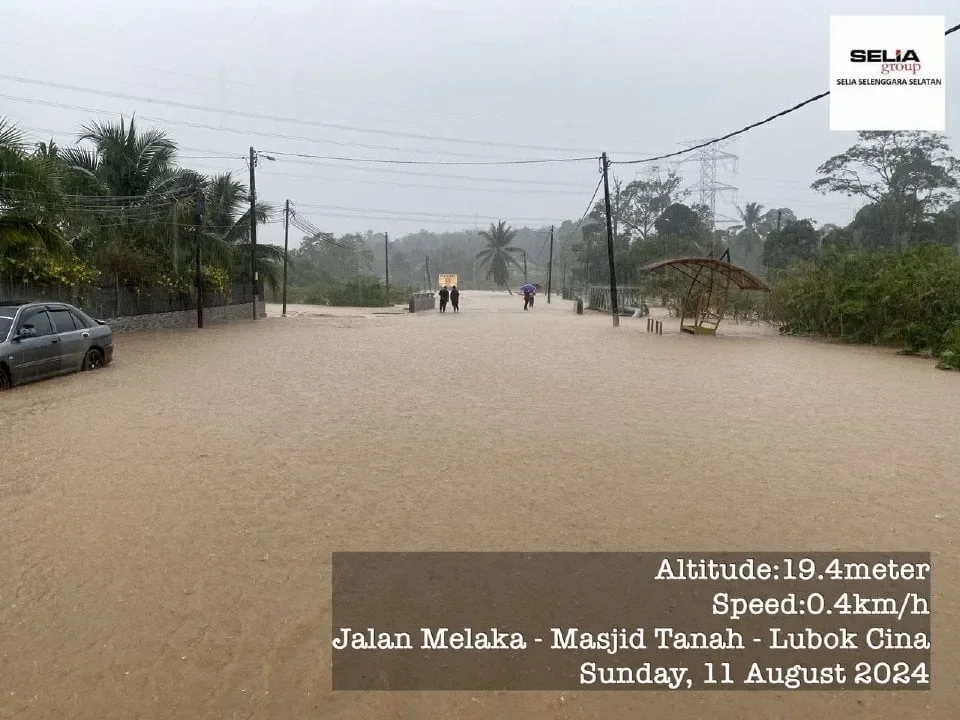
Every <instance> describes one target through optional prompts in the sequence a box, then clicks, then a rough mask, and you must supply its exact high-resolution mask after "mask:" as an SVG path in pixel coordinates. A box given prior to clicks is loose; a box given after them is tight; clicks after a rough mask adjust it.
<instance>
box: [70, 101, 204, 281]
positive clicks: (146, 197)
mask: <svg viewBox="0 0 960 720" xmlns="http://www.w3.org/2000/svg"><path fill="white" fill-rule="evenodd" d="M78 141H79V142H80V143H85V142H86V143H89V144H90V145H91V146H92V147H84V146H78V147H73V148H67V149H65V150H63V151H61V152H60V157H61V158H62V162H63V164H64V166H65V168H66V175H65V179H66V181H67V192H68V194H72V195H75V196H76V197H77V200H76V202H75V204H74V206H73V212H72V213H68V214H67V224H68V226H69V228H70V235H71V237H72V239H73V243H74V247H75V249H76V250H77V252H78V254H80V255H81V256H82V257H85V258H88V259H90V260H93V261H95V263H96V264H97V265H98V266H99V267H100V268H101V269H102V270H105V271H107V272H110V273H113V274H115V275H116V276H117V278H118V280H119V279H120V278H121V277H122V278H123V279H124V280H140V281H143V280H151V279H154V278H155V277H156V276H157V275H158V274H164V273H165V272H166V271H167V270H168V269H169V268H171V267H172V265H173V264H174V263H173V261H172V258H171V255H173V256H174V257H175V256H177V255H178V251H177V248H179V246H180V239H179V234H180V230H179V225H178V224H177V223H176V222H174V223H170V220H174V219H177V218H178V217H179V216H180V215H181V214H182V213H184V212H185V210H186V209H185V208H184V207H183V206H182V204H181V203H180V201H181V200H182V198H183V195H184V194H185V193H190V192H192V189H191V188H190V187H189V186H187V187H184V182H183V180H184V178H183V177H181V176H180V173H178V172H177V171H176V169H175V167H174V158H175V155H176V145H175V143H174V142H173V141H172V140H171V139H170V138H169V137H168V136H167V135H166V133H164V132H163V131H161V130H146V131H140V130H139V127H138V125H137V122H136V118H133V119H131V120H130V122H129V124H128V123H127V122H126V121H125V120H124V119H123V118H121V119H120V121H119V122H93V123H89V124H87V125H84V126H83V127H82V132H81V134H80V136H79V140H78ZM171 228H173V229H172V230H171Z"/></svg>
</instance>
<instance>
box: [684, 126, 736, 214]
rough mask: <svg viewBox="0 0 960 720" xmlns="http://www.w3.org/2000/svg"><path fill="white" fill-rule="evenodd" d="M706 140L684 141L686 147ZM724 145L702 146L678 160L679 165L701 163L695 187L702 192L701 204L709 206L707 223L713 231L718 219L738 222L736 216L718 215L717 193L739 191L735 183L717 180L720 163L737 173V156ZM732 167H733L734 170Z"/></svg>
mask: <svg viewBox="0 0 960 720" xmlns="http://www.w3.org/2000/svg"><path fill="white" fill-rule="evenodd" d="M705 142H708V141H707V140H692V141H690V142H686V143H683V145H685V146H686V147H695V146H697V145H700V144H702V143H705ZM722 145H723V143H714V144H713V145H708V146H707V147H704V148H700V149H699V150H697V151H696V152H695V153H691V154H690V155H689V156H687V158H686V159H685V160H679V161H678V162H677V164H678V165H680V164H683V163H691V162H697V163H700V182H699V183H697V185H696V186H695V188H694V189H695V190H697V191H698V192H699V193H700V204H701V205H703V206H704V207H705V208H707V212H708V214H709V217H708V220H707V223H708V225H709V226H710V230H711V231H713V230H714V229H715V226H716V223H717V221H718V220H719V221H721V222H724V223H735V222H737V221H736V220H735V219H734V218H730V217H727V216H725V215H721V216H718V215H717V193H718V192H719V193H725V192H727V193H729V192H732V193H736V191H737V188H736V187H734V186H733V185H728V184H726V183H722V182H717V166H718V165H722V166H723V168H724V170H727V171H728V172H734V173H735V172H736V171H737V160H738V158H737V156H736V155H734V154H732V153H728V152H724V151H723V150H721V149H720V148H721V146H722ZM730 168H732V170H731V169H730Z"/></svg>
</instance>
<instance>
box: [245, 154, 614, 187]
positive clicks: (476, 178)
mask: <svg viewBox="0 0 960 720" xmlns="http://www.w3.org/2000/svg"><path fill="white" fill-rule="evenodd" d="M592 159H596V158H592ZM278 162H289V163H294V164H302V165H311V166H320V167H332V168H340V169H350V170H360V171H364V172H377V173H386V174H391V175H403V176H405V177H406V176H420V177H428V178H446V179H448V180H473V181H477V182H492V183H501V184H503V183H507V184H517V185H537V186H539V187H567V188H580V187H582V185H578V184H576V183H558V182H544V181H541V180H529V179H515V178H498V177H490V176H486V175H451V174H449V173H436V172H418V171H416V170H399V169H392V168H373V167H368V166H366V165H350V164H344V163H335V162H326V161H323V160H296V159H292V160H291V159H288V160H278ZM264 172H266V173H268V174H269V173H270V172H272V171H271V170H270V169H269V168H266V169H265V170H264Z"/></svg>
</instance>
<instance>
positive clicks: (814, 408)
mask: <svg viewBox="0 0 960 720" xmlns="http://www.w3.org/2000/svg"><path fill="white" fill-rule="evenodd" d="M461 307H462V312H461V313H460V314H457V315H454V314H453V313H449V312H448V313H447V314H445V315H441V314H439V313H437V312H428V313H423V314H416V315H409V314H402V313H401V314H396V315H374V314H372V312H371V311H364V310H351V309H336V310H333V309H326V308H304V307H302V306H299V307H295V306H291V308H289V310H290V313H289V316H288V317H287V318H280V317H276V316H275V315H276V313H277V309H276V308H271V309H270V310H271V314H273V315H274V316H273V317H270V318H268V319H266V320H261V321H258V322H257V323H255V324H254V323H252V322H243V323H238V324H235V325H230V326H219V327H212V328H208V329H206V330H203V331H197V330H184V331H172V332H156V333H139V334H131V335H118V336H117V337H116V353H115V358H116V359H115V363H114V365H113V366H112V367H110V368H107V369H105V370H103V371H99V372H96V373H86V374H82V375H75V376H71V377H65V378H59V379H56V380H52V381H47V382H43V383H39V384H36V385H33V386H26V387H23V388H18V389H16V390H14V391H12V392H10V393H6V394H4V395H2V396H0V417H2V420H3V422H2V431H0V438H2V439H0V448H2V458H3V459H2V464H0V545H2V548H3V552H2V553H0V718H18V719H19V718H24V719H27V718H38V719H39V718H53V717H71V718H90V719H91V720H92V719H94V718H96V719H98V720H102V719H107V718H118V719H119V718H123V719H125V720H126V719H128V718H134V717H138V718H184V719H185V720H186V719H188V718H189V719H190V720H196V719H198V718H210V719H213V718H217V719H225V720H232V719H233V718H336V719H338V720H347V719H348V718H349V719H351V720H352V719H357V720H359V719H361V718H362V719H371V718H398V719H399V718H402V719H404V720H406V719H410V720H433V719H436V720H440V719H441V718H442V719H443V720H447V719H449V718H477V719H479V718H503V719H508V720H510V719H517V720H520V719H523V720H528V719H531V718H558V719H559V718H564V719H575V718H577V719H579V718H603V719H605V720H616V719H619V718H623V719H627V718H631V719H633V718H638V717H650V718H667V717H669V718H676V719H678V720H685V719H693V718H704V719H706V718H710V719H711V720H723V719H731V720H732V719H736V720H743V719H744V718H779V719H781V720H787V719H790V720H793V719H796V720H800V719H801V718H802V719H804V720H806V719H808V718H811V717H822V718H871V719H875V718H882V719H886V718H889V719H890V720H894V719H895V720H910V719H914V718H916V719H919V718H927V719H931V718H932V719H934V720H940V719H943V720H947V719H948V718H949V719H952V718H957V717H960V696H958V694H957V693H956V692H955V689H954V687H953V685H954V683H953V679H955V678H956V677H957V675H958V672H960V661H958V660H957V657H956V652H955V651H956V650H957V649H958V648H960V622H958V620H960V613H958V611H960V595H958V591H960V580H958V574H960V556H958V547H957V540H958V530H957V528H958V507H960V490H958V477H960V472H958V468H960V461H958V458H960V374H956V373H947V372H942V371H938V370H936V369H934V366H933V363H931V362H930V361H927V360H920V359H915V358H905V357H898V356H896V355H894V354H893V353H891V352H889V351H886V350H878V349H874V348H857V347H843V346H836V345H828V344H823V343H818V342H814V341H809V340H803V339H793V338H780V337H778V336H777V335H776V333H775V332H774V331H772V330H770V329H762V328H758V327H740V326H731V325H721V332H722V333H724V334H723V335H722V336H719V337H716V338H693V337H689V336H681V335H679V334H678V333H677V327H676V321H675V320H669V319H668V320H666V321H665V330H664V335H663V336H655V335H652V334H649V333H647V332H646V321H645V320H643V319H631V318H624V319H623V320H622V322H621V326H620V328H618V329H615V328H613V327H612V323H611V320H610V317H609V316H602V315H591V314H587V315H583V316H578V315H576V314H575V313H574V312H573V311H572V303H570V302H564V301H561V300H559V299H557V298H554V299H553V302H552V303H551V304H549V305H548V304H547V303H546V302H545V298H544V297H539V298H538V302H537V305H536V307H535V308H534V310H533V311H531V312H523V311H522V300H521V299H519V298H518V297H516V296H512V297H508V296H506V295H502V294H493V293H471V292H465V293H464V294H463V295H462V298H461ZM334 550H370V551H373V550H422V551H427V550H526V551H538V550H544V551H545V550H554V551H556V550H571V551H572V550H581V551H586V550H622V551H645V550H677V551H683V550H689V551H703V550H714V551H723V550H727V551H753V550H792V551H808V550H833V551H854V550H886V551H897V550H919V551H927V550H929V551H931V552H932V553H933V563H934V584H933V588H934V598H933V607H934V622H933V626H934V632H933V637H934V648H935V650H934V657H933V687H934V689H933V690H932V691H931V692H926V693H917V692H914V693H852V692H850V693H833V694H830V693H817V692H804V693H798V694H792V695H789V696H788V695H787V694H785V693H761V694H758V693H695V694H685V693H677V694H666V693H650V692H640V693H622V692H621V693H592V692H571V693H529V694H509V693H502V694H501V693H442V694H441V693H370V694H356V693H337V694H334V693H333V692H332V691H331V688H330V650H329V645H330V631H331V628H330V623H331V614H330V592H331V587H330V553H331V552H332V551H334Z"/></svg>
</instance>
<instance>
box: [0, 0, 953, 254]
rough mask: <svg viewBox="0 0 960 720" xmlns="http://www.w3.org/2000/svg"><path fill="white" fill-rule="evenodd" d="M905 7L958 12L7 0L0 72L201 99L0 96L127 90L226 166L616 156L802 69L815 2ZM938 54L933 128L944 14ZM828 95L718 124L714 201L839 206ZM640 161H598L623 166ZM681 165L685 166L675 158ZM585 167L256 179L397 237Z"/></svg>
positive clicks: (776, 102) (56, 120) (949, 7)
mask: <svg viewBox="0 0 960 720" xmlns="http://www.w3.org/2000/svg"><path fill="white" fill-rule="evenodd" d="M904 13H908V14H943V15H946V17H947V23H948V25H950V24H955V23H956V22H960V19H958V18H960V2H957V0H913V1H912V2H910V3H909V4H908V5H906V6H905V5H904V3H902V2H894V1H893V0H727V2H724V3H716V2H711V1H709V0H622V1H620V2H617V1H615V0H589V1H587V0H584V1H581V2H573V1H570V0H549V1H548V0H484V1H483V2H479V0H446V2H444V1H443V0H384V1H382V2H373V1H370V0H351V1H344V0H337V1H336V2H333V1H331V0H312V1H311V0H272V1H271V2H264V1H257V2H255V1H253V0H229V2H228V1H227V0H190V1H187V0H168V1H167V2H165V3H161V4H157V3H155V2H150V3H147V2H138V1H137V0H128V1H127V2H119V1H118V0H86V2H84V3H82V5H78V4H77V3H75V2H72V1H68V0H28V1H24V2H7V3H4V7H3V10H2V22H0V59H2V62H0V68H2V69H0V74H3V75H6V76H17V77H19V78H25V79H28V80H30V81H41V82H43V83H58V84H61V85H69V86H74V87H80V88H88V89H93V90H97V91H99V92H101V93H121V94H127V95H136V96H142V97H149V98H153V99H156V100H162V101H173V102H178V103H186V104H191V105H200V106H204V107H205V108H209V109H208V110H204V111H199V110H188V109H184V108H179V107H171V106H169V105H163V104H158V103H152V102H145V101H143V100H137V101H134V100H130V99H122V98H117V97H111V96H106V95H103V94H94V93H89V92H80V91H75V90H66V89H62V88H55V87H50V86H48V85H43V84H38V83H35V82H23V81H16V80H10V79H0V115H3V116H7V117H8V118H9V119H11V120H13V121H14V122H16V123H17V124H19V125H20V126H21V127H22V128H24V129H26V130H28V131H30V132H31V136H33V137H36V139H41V138H43V137H49V136H51V135H52V136H53V137H55V138H56V139H57V140H58V142H61V143H67V142H72V141H73V139H74V137H75V133H76V130H77V128H78V126H79V125H80V123H81V122H84V121H86V120H89V119H90V118H91V116H93V115H95V114H97V113H91V112H89V110H90V109H93V110H97V111H108V112H111V113H121V112H122V113H124V114H127V115H129V114H130V113H133V112H136V113H137V114H138V115H141V116H143V117H145V118H150V121H149V123H148V124H150V125H156V126H161V127H163V128H164V129H166V130H168V131H169V133H170V134H171V135H172V136H173V137H174V139H175V140H176V141H177V142H178V143H179V145H180V146H181V147H182V148H183V150H182V151H181V155H182V157H183V158H184V159H183V161H182V163H183V164H184V165H186V166H189V167H194V168H196V169H199V170H202V171H206V172H210V173H213V172H217V171H224V170H232V171H235V172H236V173H237V174H238V176H240V177H242V178H244V180H245V179H246V175H247V170H246V164H245V162H244V159H243V157H244V156H245V155H246V153H247V151H248V148H249V146H250V145H254V146H255V147H257V148H258V149H259V150H261V151H263V152H270V151H276V152H287V153H302V154H311V155H336V156H348V157H360V158H394V159H406V160H410V159H416V160H465V159H504V158H529V157H545V156H579V155H598V154H599V153H600V152H602V151H604V150H605V151H607V152H608V153H609V154H610V157H611V159H612V160H613V161H616V160H618V159H632V158H637V157H642V156H643V155H646V154H653V153H664V152H671V151H673V150H677V149H680V148H681V147H682V145H681V143H683V142H684V141H690V140H696V139H701V138H708V137H715V136H717V135H720V134H724V133H726V132H729V131H731V130H735V129H737V128H739V127H741V126H743V125H746V124H748V123H750V122H753V121H755V120H758V119H761V118H762V117H765V116H767V115H770V114H772V113H774V112H777V111H779V110H781V109H784V108H786V107H788V106H791V105H793V104H795V103H796V102H798V101H800V100H803V99H805V98H807V97H809V96H811V95H814V94H817V93H819V92H822V91H823V90H825V89H826V88H827V82H828V57H827V51H828V44H829V36H828V32H829V16H830V15H831V14H904ZM947 75H948V91H947V122H948V132H949V131H951V130H953V131H954V132H955V130H956V127H957V125H956V123H957V118H958V117H960V94H958V93H956V92H952V87H953V86H952V84H950V80H949V78H951V77H960V35H952V36H950V38H948V40H947ZM828 107H829V106H828V100H823V101H821V102H819V103H818V104H816V105H813V106H810V107H807V108H805V109H803V110H801V111H799V112H797V113H794V114H793V115H791V116H788V117H786V118H784V119H782V120H779V121H776V122H774V123H773V124H771V125H768V126H765V127H763V128H759V129H757V130H754V131H752V132H750V133H749V134H747V135H745V136H743V137H741V138H740V139H739V140H738V141H737V142H735V143H733V144H731V145H729V146H726V147H725V148H724V150H725V151H727V152H730V153H733V154H735V155H737V156H738V157H739V160H738V162H737V167H736V170H737V172H732V171H733V170H734V168H733V167H732V166H731V167H728V168H726V169H724V168H721V169H720V171H719V172H718V180H720V181H721V182H724V183H727V184H730V185H733V186H736V187H737V188H738V191H737V193H736V195H735V196H734V195H733V194H732V193H724V194H721V195H720V196H718V213H722V214H726V215H732V214H734V210H733V205H732V203H733V202H734V201H736V202H739V203H741V204H742V203H744V202H747V201H756V202H760V203H762V204H763V205H765V206H767V207H783V206H787V207H791V208H793V209H794V211H795V212H796V213H797V214H798V215H799V216H801V217H810V218H812V219H814V220H816V221H817V222H820V223H823V222H835V223H846V222H848V221H849V220H850V219H851V218H852V215H853V213H854V212H855V210H856V208H857V207H858V205H857V204H856V203H855V202H853V201H851V200H848V199H846V198H843V197H827V198H824V197H822V196H820V195H819V194H817V193H814V192H812V191H811V190H809V185H810V183H811V182H812V181H813V180H814V178H815V175H814V173H815V170H816V168H817V166H818V165H819V164H820V163H821V162H822V161H823V160H825V159H827V158H828V157H829V156H831V155H833V154H836V153H837V152H841V151H843V150H844V149H845V148H847V147H848V146H849V145H850V144H851V143H852V142H853V140H854V137H855V136H854V134H853V133H835V132H831V131H830V130H829V122H828ZM224 111H242V112H248V113H256V114H260V115H270V116H281V117H284V118H295V119H298V120H301V121H304V122H300V123H294V122H279V121H273V120H260V119H251V118H247V117H241V116H237V115H235V114H232V112H224ZM101 117H106V116H105V115H101ZM144 122H147V121H144ZM311 123H312V124H311ZM317 123H321V124H325V125H327V126H329V125H341V126H349V127H351V128H364V129H366V130H368V131H371V132H359V131H354V130H348V129H343V128H331V127H324V126H321V125H318V124H317ZM198 126H206V127H198ZM410 135H417V136H423V137H421V138H415V137H410ZM278 136H284V137H278ZM424 137H425V138H433V139H424ZM437 137H444V138H451V139H458V140H469V141H473V142H452V141H448V140H437V139H436V138H437ZM297 138H300V139H297ZM516 146H537V148H539V149H535V148H533V147H530V148H526V149H525V148H522V147H516ZM955 147H956V145H955ZM547 148H549V149H547ZM643 167H644V166H642V165H639V166H621V167H619V168H615V171H616V172H617V173H618V174H619V175H620V176H621V177H622V178H623V179H625V180H629V179H632V178H633V177H634V176H635V174H636V173H637V172H638V171H641V170H642V168H643ZM662 167H663V169H667V167H668V166H667V164H666V163H663V164H662ZM680 167H681V169H682V171H683V173H684V175H685V177H686V178H688V181H689V182H688V184H689V185H691V186H692V185H693V184H694V183H696V181H697V180H698V173H699V169H698V165H697V164H696V163H685V164H684V165H682V166H680ZM476 178H479V179H476ZM597 180H598V175H597V165H596V163H595V162H592V161H588V162H583V163H573V164H566V165H547V166H542V165H541V166H537V165H533V166H510V167H479V168H477V167H429V166H412V167H411V166H387V167H384V166H375V165H364V164H358V163H350V162H334V161H323V160H313V159H295V158H289V157H281V156H277V161H276V162H267V161H263V162H262V164H261V167H260V169H259V171H258V175H257V188H258V194H259V196H260V198H261V199H263V200H268V201H271V202H274V203H276V204H277V205H280V204H281V203H282V202H283V200H284V199H285V198H289V199H290V200H291V201H293V202H294V203H296V204H297V205H298V206H299V208H300V210H301V212H302V213H303V214H304V215H305V216H306V217H307V218H309V219H310V220H311V221H312V222H313V223H314V224H315V225H317V226H319V227H321V228H323V229H326V230H330V231H333V232H337V233H343V232H352V231H365V230H368V229H370V230H373V231H375V232H380V231H384V230H386V231H388V232H390V233H391V236H393V237H400V236H402V235H404V234H406V233H408V232H413V231H416V230H418V229H421V228H425V229H429V230H438V231H444V230H454V229H457V228H460V227H470V226H473V225H474V224H475V223H476V222H479V223H480V224H485V223H487V222H489V221H490V220H492V219H497V218H503V219H505V220H508V221H510V222H511V223H513V224H517V225H524V224H526V225H531V226H541V225H544V224H550V223H551V222H554V223H559V222H561V221H562V220H563V219H577V218H579V216H580V215H581V213H582V212H583V211H584V209H585V208H586V205H587V201H588V200H589V198H590V195H591V194H592V192H593V190H594V188H595V186H596V183H597ZM345 208H347V209H345ZM261 232H262V236H261V239H262V241H265V242H275V243H282V228H281V226H280V225H279V224H273V225H271V226H269V227H267V228H265V229H264V230H262V231H261ZM291 239H292V240H293V241H294V244H295V243H296V241H298V240H299V233H292V234H291Z"/></svg>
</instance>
